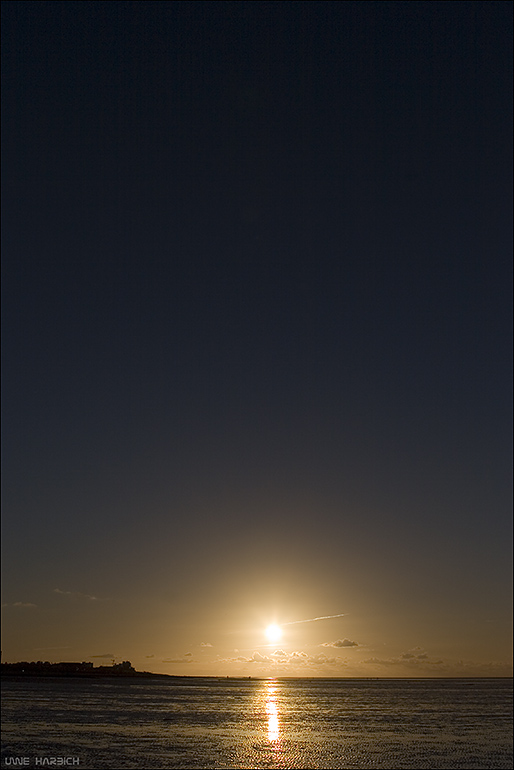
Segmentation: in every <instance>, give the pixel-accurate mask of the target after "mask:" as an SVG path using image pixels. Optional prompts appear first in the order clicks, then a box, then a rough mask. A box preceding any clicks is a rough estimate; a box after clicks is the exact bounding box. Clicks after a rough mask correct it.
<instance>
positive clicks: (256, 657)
mask: <svg viewBox="0 0 514 770" xmlns="http://www.w3.org/2000/svg"><path fill="white" fill-rule="evenodd" d="M251 660H252V661H255V663H269V662H270V659H269V658H268V657H267V656H266V655H261V653H260V652H254V653H253V655H252V658H251Z"/></svg>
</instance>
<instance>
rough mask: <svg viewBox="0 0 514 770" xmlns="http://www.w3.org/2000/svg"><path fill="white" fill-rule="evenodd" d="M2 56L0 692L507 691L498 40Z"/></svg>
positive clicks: (297, 24) (154, 36)
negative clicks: (348, 683) (90, 671)
mask: <svg viewBox="0 0 514 770" xmlns="http://www.w3.org/2000/svg"><path fill="white" fill-rule="evenodd" d="M2 41H3V54H2V56H3V89H2V90H3V109H2V114H3V120H2V124H3V127H2V130H3V141H2V146H3V160H2V165H3V228H2V230H3V248H2V250H3V261H2V262H3V264H2V271H3V272H2V291H3V300H2V308H3V310H2V312H3V323H2V328H3V338H2V339H3V341H2V355H3V366H2V372H3V380H2V392H3V412H2V443H3V517H2V522H3V524H2V526H3V540H2V541H3V595H2V614H3V623H2V626H3V639H2V660H3V661H11V662H14V661H19V660H48V661H60V660H71V661H77V660H78V661H82V660H85V661H93V662H94V663H95V664H96V665H100V664H105V663H107V664H109V665H110V663H111V662H112V661H113V660H115V661H116V662H120V661H122V660H130V661H131V663H132V665H133V666H135V667H136V668H137V669H138V670H145V671H153V672H160V673H169V674H190V675H206V676H207V675H212V676H225V675H233V676H265V677H269V676H288V675H289V676H319V677H326V676H338V677H339V676H351V677H357V676H373V677H396V676H398V677H408V676H421V677H425V676H505V675H511V674H512V545H511V543H512V357H511V356H512V352H511V351H512V213H511V212H512V173H511V168H512V165H511V164H512V92H511V83H512V4H511V3H506V2H494V1H492V0H488V2H465V1H463V0H459V1H458V2H452V1H451V0H448V1H447V2H444V3H434V2H415V1H409V2H383V1H381V2H366V3H363V2H351V1H348V2H344V3H342V2H322V1H321V0H316V2H307V1H302V2H294V1H291V2H264V1H263V2H244V1H241V2H214V1H210V2H179V1H175V2H152V1H151V0H147V1H146V2H125V1H120V2H116V3H112V2H102V1H101V0H98V1H97V2H87V1H85V0H81V1H80V2H74V1H69V2H54V1H53V0H45V2H30V1H29V2H23V3H20V2H11V1H10V0H4V2H3V3H2ZM329 616H330V617H329ZM335 616H337V617H335ZM299 621H302V622H299ZM269 624H277V625H278V626H280V628H281V630H282V636H281V638H280V639H276V640H274V641H270V640H269V639H268V638H267V636H266V634H265V629H266V628H267V626H268V625H269Z"/></svg>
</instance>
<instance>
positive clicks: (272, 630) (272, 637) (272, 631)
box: [266, 623, 282, 642]
mask: <svg viewBox="0 0 514 770" xmlns="http://www.w3.org/2000/svg"><path fill="white" fill-rule="evenodd" d="M266 636H267V637H268V639H269V641H270V642H278V640H279V639H280V637H281V636H282V629H281V628H280V626H277V625H275V623H272V624H271V626H268V627H267V629H266Z"/></svg>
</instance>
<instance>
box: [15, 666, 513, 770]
mask: <svg viewBox="0 0 514 770" xmlns="http://www.w3.org/2000/svg"><path fill="white" fill-rule="evenodd" d="M2 693H3V694H2V758H1V766H2V767H16V766H17V767H20V766H25V767H80V768H84V769H85V768H91V770H107V769H108V768H116V770H123V769H124V768H137V770H147V769H148V770H150V769H151V768H192V769H194V768H210V769H212V770H214V769H215V768H305V769H306V770H307V769H310V768H389V770H391V769H392V770H395V769H396V768H411V769H412V768H459V769H462V768H491V769H492V768H512V767H513V754H512V680H508V679H421V680H405V679H403V680H399V679H389V680H385V679H377V680H368V679H366V680H363V679H359V680H358V679H215V678H201V677H198V678H196V677H191V678H190V677H185V678H180V677H177V678H170V679H151V678H114V677H112V678H99V679H96V678H95V679H93V678H90V679H88V678H73V677H70V678H64V677H62V678H58V677H18V678H16V677H12V678H5V679H3V681H2Z"/></svg>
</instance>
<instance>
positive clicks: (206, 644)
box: [200, 642, 212, 647]
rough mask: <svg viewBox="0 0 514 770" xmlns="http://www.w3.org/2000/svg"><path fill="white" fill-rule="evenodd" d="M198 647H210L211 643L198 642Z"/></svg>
mask: <svg viewBox="0 0 514 770" xmlns="http://www.w3.org/2000/svg"><path fill="white" fill-rule="evenodd" d="M200 647H212V644H210V643H209V642H200Z"/></svg>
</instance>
